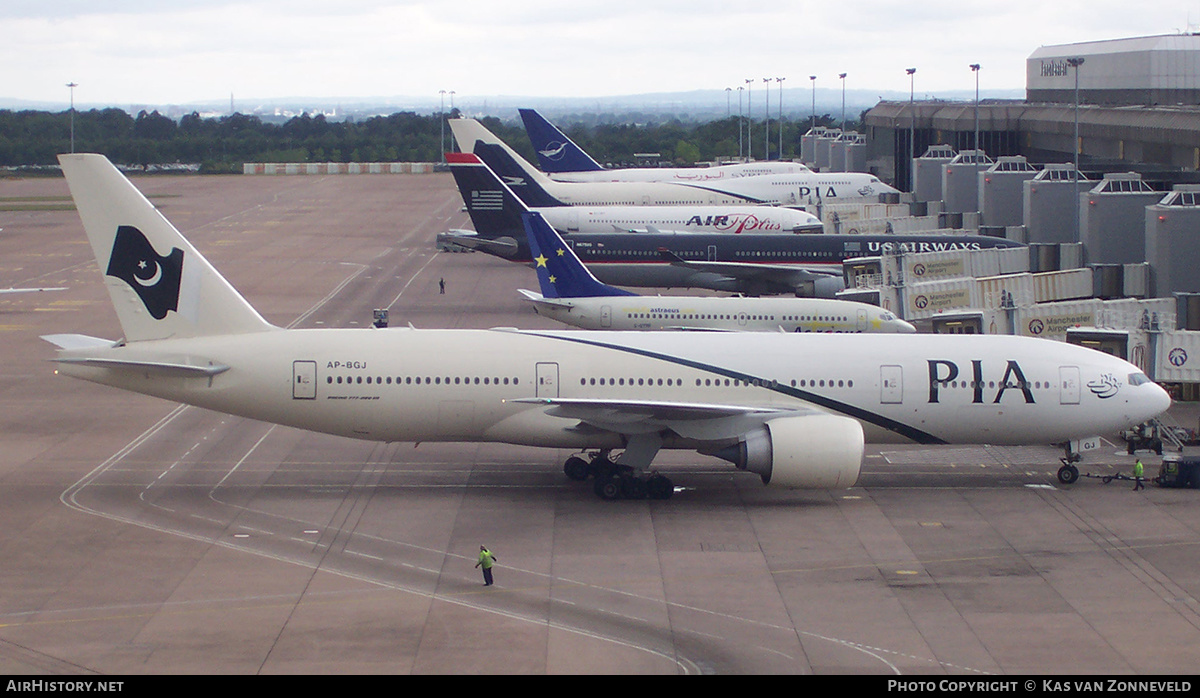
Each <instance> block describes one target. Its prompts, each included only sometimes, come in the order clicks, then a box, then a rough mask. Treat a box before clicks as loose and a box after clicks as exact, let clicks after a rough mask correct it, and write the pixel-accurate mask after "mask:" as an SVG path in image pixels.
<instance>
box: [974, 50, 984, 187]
mask: <svg viewBox="0 0 1200 698" xmlns="http://www.w3.org/2000/svg"><path fill="white" fill-rule="evenodd" d="M971 72H972V73H975V202H976V203H975V208H976V209H982V208H983V207H982V206H980V205H979V192H980V187H979V165H980V163H979V160H980V155H979V153H980V150H979V64H978V63H972V64H971Z"/></svg>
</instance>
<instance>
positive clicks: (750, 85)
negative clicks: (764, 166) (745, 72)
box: [746, 78, 754, 162]
mask: <svg viewBox="0 0 1200 698" xmlns="http://www.w3.org/2000/svg"><path fill="white" fill-rule="evenodd" d="M753 96H754V78H746V161H747V162H749V161H750V160H753V159H754V139H753V138H751V137H750V134H751V129H752V127H753V126H754V100H753V99H751V97H753Z"/></svg>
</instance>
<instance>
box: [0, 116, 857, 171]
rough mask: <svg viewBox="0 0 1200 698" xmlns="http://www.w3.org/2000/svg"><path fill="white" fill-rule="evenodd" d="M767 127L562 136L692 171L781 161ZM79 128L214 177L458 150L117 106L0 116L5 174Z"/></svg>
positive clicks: (144, 157) (786, 141) (791, 143)
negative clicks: (263, 165)
mask: <svg viewBox="0 0 1200 698" xmlns="http://www.w3.org/2000/svg"><path fill="white" fill-rule="evenodd" d="M456 115H457V112H452V113H451V116H456ZM481 121H482V123H483V124H484V126H486V127H487V128H488V130H490V131H492V132H493V133H495V134H496V135H497V136H499V137H500V138H501V139H503V140H504V141H505V142H506V143H508V144H509V145H510V146H512V147H513V148H514V149H515V150H517V151H518V152H520V153H521V154H522V155H523V156H524V157H525V158H526V159H528V160H529V161H530V162H536V157H535V155H534V152H533V148H532V146H531V145H530V144H529V139H528V137H526V135H525V130H524V128H523V127H522V126H521V125H520V123H519V122H517V123H506V122H503V121H501V120H500V119H497V118H495V117H485V118H483V119H481ZM72 122H73V123H72ZM833 122H834V120H833V118H832V117H830V116H829V115H828V114H825V115H823V116H821V117H819V118H818V119H817V124H818V125H823V126H829V125H832V124H833ZM563 123H569V122H568V121H567V120H564V121H563ZM810 126H811V122H810V121H809V120H803V121H799V122H795V121H785V122H784V125H783V157H784V158H794V157H798V155H799V149H800V136H801V135H803V134H804V133H805V132H806V131H807V130H808V128H809V127H810ZM763 127H764V124H763V122H762V121H761V120H756V121H755V122H754V123H753V125H752V130H751V132H750V139H747V137H746V135H745V130H744V125H743V122H742V120H740V119H739V118H738V117H736V116H735V117H729V118H725V119H720V120H717V121H711V122H707V123H683V122H681V121H679V120H677V119H670V120H665V121H661V122H646V123H594V122H593V123H589V124H583V123H576V124H575V125H569V126H565V127H564V128H563V130H564V131H566V133H567V134H568V135H569V136H570V137H571V139H572V140H574V141H575V142H576V143H577V144H579V146H580V147H582V148H583V149H584V150H586V151H587V152H588V153H589V154H591V155H592V157H593V158H595V159H596V160H597V161H599V162H600V163H602V164H605V165H614V166H628V165H630V164H633V163H634V161H635V157H634V154H635V153H658V154H659V156H660V159H661V161H662V162H664V163H672V164H679V165H691V164H694V163H697V162H705V161H712V160H717V159H727V158H734V157H737V156H738V154H739V152H741V153H745V152H747V150H746V149H747V147H748V146H750V147H751V148H752V150H750V151H749V152H750V153H751V154H752V155H753V157H754V158H756V159H763V152H764V150H766V149H767V146H768V145H769V147H770V157H771V158H772V159H776V158H778V157H779V152H778V150H779V135H778V134H779V132H778V130H777V129H778V127H779V126H778V122H776V121H772V122H771V123H770V128H771V129H772V130H771V136H770V139H769V143H768V139H767V133H766V132H765V131H764V130H763ZM72 128H73V131H74V149H75V151H76V152H96V153H103V154H104V155H106V156H108V158H109V159H110V160H112V161H114V162H116V163H119V164H124V165H134V166H138V165H140V166H148V165H159V164H167V163H193V164H195V163H198V164H199V165H200V168H201V172H213V173H219V172H237V173H240V172H241V171H242V163H244V162H297V163H302V162H438V161H440V160H441V159H442V157H441V153H442V147H443V146H442V144H443V143H445V144H446V147H447V148H450V147H451V145H452V143H453V141H452V137H451V135H450V129H449V128H447V127H445V126H444V124H443V123H442V116H441V115H438V114H432V115H420V114H415V113H413V112H397V113H395V114H390V115H388V116H375V117H371V118H367V119H361V120H357V119H356V120H345V121H331V120H328V119H326V118H325V116H324V115H321V114H318V115H316V116H310V115H308V114H304V115H301V116H296V117H293V118H291V119H288V120H287V121H285V122H283V123H273V122H269V121H264V120H263V119H260V118H259V117H257V116H253V115H246V114H236V113H235V114H231V115H228V116H222V117H218V118H206V117H201V116H200V115H199V114H197V113H195V112H193V113H191V114H188V115H186V116H184V117H183V118H181V119H179V120H178V121H176V120H175V119H172V118H170V117H167V116H163V115H162V114H160V113H158V112H157V111H152V112H146V111H142V112H139V113H138V114H137V115H136V116H132V115H130V114H129V113H127V112H125V111H123V110H121V109H115V108H109V109H91V110H87V111H76V112H75V113H74V114H72V113H71V112H69V111H66V112H47V111H34V110H22V111H11V110H0V166H5V167H30V166H35V167H36V166H51V165H54V164H56V162H57V161H56V159H55V156H56V155H57V154H59V153H64V152H69V151H70V150H71V134H72ZM739 132H741V133H739ZM443 139H444V140H443ZM748 140H753V143H752V144H749V143H748Z"/></svg>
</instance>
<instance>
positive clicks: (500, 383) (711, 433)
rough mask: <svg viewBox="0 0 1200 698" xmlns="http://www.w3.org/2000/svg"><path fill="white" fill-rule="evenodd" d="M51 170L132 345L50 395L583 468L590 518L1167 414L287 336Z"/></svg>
mask: <svg viewBox="0 0 1200 698" xmlns="http://www.w3.org/2000/svg"><path fill="white" fill-rule="evenodd" d="M59 162H60V163H61V165H62V169H63V173H64V175H65V176H66V179H67V183H68V186H69V187H70V190H71V195H72V197H73V198H74V200H75V204H76V208H77V210H78V211H79V214H80V218H81V219H82V221H83V226H84V229H85V231H86V233H87V237H88V240H89V241H90V243H91V246H92V250H93V252H94V253H95V255H96V261H97V263H98V265H99V267H100V269H101V270H103V275H104V277H103V278H104V284H105V286H106V287H107V288H108V291H109V295H110V298H111V299H112V301H113V304H114V306H115V309H116V314H117V317H118V319H119V321H120V324H121V332H122V334H123V335H124V338H123V339H121V340H119V341H112V340H105V339H98V338H94V337H86V336H81V335H70V334H64V335H51V336H48V337H46V339H47V340H49V341H51V342H52V343H54V344H55V345H57V346H58V347H59V351H58V353H57V355H56V357H55V358H54V361H56V362H57V364H58V372H59V373H63V374H66V375H70V376H74V377H78V378H81V379H85V380H89V381H93V382H96V383H101V384H105V385H110V386H113V387H117V388H121V389H124V390H130V391H134V392H137V393H142V394H146V395H152V396H157V397H161V398H164V399H167V400H172V401H178V402H184V403H187V404H189V405H196V406H199V407H204V408H208V409H212V410H216V411H218V412H222V413H227V414H232V415H238V416H242V417H247V418H251V419H259V420H263V421H266V422H271V423H275V424H281V425H287V426H292V427H297V428H301V429H309V430H312V431H318V432H323V433H328V434H337V435H341V436H346V437H351V438H357V439H368V440H377V441H422V442H431V441H465V442H502V443H511V444H524V445H530V446H541V447H547V448H562V449H577V450H579V451H587V450H591V449H595V450H597V451H598V453H599V455H597V456H596V457H595V458H594V459H592V461H591V463H590V464H589V463H587V462H585V461H584V460H583V459H582V458H579V457H573V458H574V460H569V461H568V464H565V465H564V470H565V471H566V472H567V473H568V474H569V475H571V476H573V477H579V476H580V475H583V476H584V477H586V476H588V474H589V473H590V474H591V476H592V477H594V478H595V483H594V488H595V491H596V493H597V494H599V495H600V496H601V497H604V498H610V499H611V498H618V497H622V496H627V497H641V496H653V497H660V498H665V497H668V496H670V495H671V493H672V492H673V491H674V490H673V485H672V483H671V481H670V480H669V479H668V478H666V477H664V476H662V475H661V474H655V473H653V471H652V470H651V469H650V468H651V465H652V462H653V460H654V457H655V455H656V454H657V453H658V451H659V450H660V449H663V448H671V449H691V450H695V451H698V452H700V453H704V454H708V455H713V456H717V457H719V458H722V459H725V460H728V461H730V462H732V463H733V464H734V465H735V466H736V467H738V468H741V469H743V470H747V471H750V472H753V473H755V474H757V475H758V476H759V477H760V478H761V479H762V481H763V482H764V483H766V484H768V485H770V486H774V487H790V488H844V487H850V486H852V485H853V484H854V483H855V481H856V480H857V478H858V475H859V468H860V464H861V462H862V458H863V449H864V443H865V442H866V441H867V440H872V441H874V440H880V439H883V440H898V441H903V442H917V443H922V444H951V443H994V444H1026V443H1047V442H1064V441H1069V440H1072V439H1077V438H1080V437H1090V436H1092V435H1095V434H1097V433H1109V432H1115V431H1119V430H1121V429H1124V428H1126V427H1128V426H1130V425H1132V424H1140V423H1141V422H1144V421H1146V420H1148V419H1150V418H1151V417H1153V416H1155V415H1157V414H1159V413H1161V412H1163V411H1164V410H1166V409H1167V407H1168V406H1169V405H1170V398H1169V397H1168V396H1167V393H1166V392H1165V391H1164V390H1163V389H1162V388H1160V387H1159V386H1157V385H1155V384H1154V383H1153V382H1151V381H1150V380H1148V379H1147V378H1146V377H1145V375H1143V374H1142V373H1141V372H1140V371H1139V370H1138V369H1137V367H1135V366H1133V365H1132V364H1130V363H1127V362H1125V361H1122V360H1120V359H1117V358H1115V357H1112V356H1109V355H1108V354H1104V353H1101V352H1098V351H1094V350H1092V349H1087V348H1084V347H1079V346H1074V345H1070V344H1065V343H1059V342H1053V341H1050V340H1043V339H1034V338H1029V337H1013V336H995V335H920V334H892V335H880V334H816V333H801V334H796V333H778V334H774V333H763V332H759V333H747V332H702V333H683V332H588V331H581V330H565V331H519V330H514V329H495V330H418V329H412V328H387V329H379V328H362V329H335V328H326V329H281V328H278V327H275V326H273V325H271V324H270V323H268V322H266V321H265V320H264V319H263V317H262V316H261V315H259V313H258V312H257V311H256V310H254V308H253V307H252V306H251V305H250V304H249V303H248V302H247V301H246V299H245V298H243V297H242V296H241V295H240V294H239V293H238V292H237V291H236V290H235V289H234V288H233V286H231V285H230V284H229V283H228V282H227V281H226V280H225V278H224V277H222V276H221V275H220V273H218V272H217V270H216V269H215V268H213V267H212V266H211V265H210V264H209V263H208V262H207V261H206V260H205V259H204V257H203V256H202V255H201V254H200V253H199V252H198V251H197V250H196V249H195V248H194V247H193V246H192V245H191V244H189V243H188V241H187V240H185V239H184V237H183V236H182V235H181V234H180V233H179V231H178V230H176V229H175V227H174V226H172V225H171V224H170V222H168V221H167V219H166V218H164V217H163V216H162V215H161V214H160V213H159V212H158V211H157V210H156V209H155V208H154V206H153V205H151V204H150V202H149V201H148V200H147V199H146V198H145V197H143V196H142V194H141V193H140V192H139V191H138V190H137V189H136V188H135V187H134V186H133V185H132V183H130V182H129V181H128V180H127V179H125V177H124V176H123V175H121V173H120V172H118V171H117V169H116V168H115V167H113V166H112V164H111V163H109V162H108V160H107V159H106V158H104V157H103V156H101V155H94V154H70V155H60V156H59ZM618 450H619V451H620V455H619V456H617V457H616V458H615V459H610V455H611V454H612V452H614V451H618Z"/></svg>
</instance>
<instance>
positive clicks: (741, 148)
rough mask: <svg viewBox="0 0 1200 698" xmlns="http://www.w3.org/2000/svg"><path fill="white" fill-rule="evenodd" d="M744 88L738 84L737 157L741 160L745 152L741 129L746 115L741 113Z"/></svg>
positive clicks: (743, 126)
mask: <svg viewBox="0 0 1200 698" xmlns="http://www.w3.org/2000/svg"><path fill="white" fill-rule="evenodd" d="M745 89H746V88H744V87H742V86H741V85H738V159H739V160H741V159H742V157H743V153H744V152H745V145H744V144H743V143H742V131H743V130H744V128H745V126H746V124H745V121H746V117H744V116H743V115H742V91H743V90H745Z"/></svg>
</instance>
